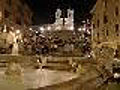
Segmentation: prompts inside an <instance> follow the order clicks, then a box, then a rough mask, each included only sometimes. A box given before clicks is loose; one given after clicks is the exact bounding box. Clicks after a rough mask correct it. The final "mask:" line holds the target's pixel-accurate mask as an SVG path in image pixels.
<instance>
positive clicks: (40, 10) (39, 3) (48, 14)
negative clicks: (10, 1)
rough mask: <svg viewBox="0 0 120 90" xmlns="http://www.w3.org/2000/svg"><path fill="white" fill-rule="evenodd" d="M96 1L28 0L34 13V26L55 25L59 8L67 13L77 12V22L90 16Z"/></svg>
mask: <svg viewBox="0 0 120 90" xmlns="http://www.w3.org/2000/svg"><path fill="white" fill-rule="evenodd" d="M95 1H96V0H27V2H28V5H29V6H30V7H31V9H32V10H33V12H34V16H33V22H34V24H44V23H53V22H54V14H55V11H56V9H57V8H61V9H62V10H63V11H66V10H67V9H68V8H73V9H74V10H75V22H76V23H79V22H80V21H81V19H83V18H85V16H86V15H88V12H89V11H90V10H91V9H92V7H93V5H94V4H95Z"/></svg>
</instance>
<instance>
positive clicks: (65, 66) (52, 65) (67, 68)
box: [43, 63, 72, 71]
mask: <svg viewBox="0 0 120 90" xmlns="http://www.w3.org/2000/svg"><path fill="white" fill-rule="evenodd" d="M43 68H46V69H52V70H64V71H70V70H71V69H72V66H71V65H69V64H60V63H47V64H45V65H43Z"/></svg>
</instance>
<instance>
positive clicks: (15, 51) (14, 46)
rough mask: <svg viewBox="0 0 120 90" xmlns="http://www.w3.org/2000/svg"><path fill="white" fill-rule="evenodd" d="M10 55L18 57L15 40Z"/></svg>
mask: <svg viewBox="0 0 120 90" xmlns="http://www.w3.org/2000/svg"><path fill="white" fill-rule="evenodd" d="M12 55H18V43H17V42H16V38H15V42H14V44H13V48H12Z"/></svg>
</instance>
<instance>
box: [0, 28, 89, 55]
mask: <svg viewBox="0 0 120 90" xmlns="http://www.w3.org/2000/svg"><path fill="white" fill-rule="evenodd" d="M2 30H3V29H2ZM9 30H11V29H10V28H9V29H8V28H7V32H6V33H9ZM1 33H2V31H1ZM21 33H22V42H18V44H19V52H20V54H25V55H35V54H44V55H46V54H75V53H76V54H81V52H83V53H85V49H86V50H88V51H89V48H88V47H86V46H87V45H86V44H88V43H89V42H87V43H85V42H86V41H85V39H84V41H83V40H81V39H80V38H79V37H78V36H77V35H76V34H75V32H74V31H69V30H61V31H48V32H44V33H43V32H40V31H39V30H38V31H37V30H32V29H31V30H30V29H29V28H24V30H23V31H22V32H21ZM4 42H5V43H6V41H4ZM2 46H5V45H2ZM8 48H9V49H8ZM8 48H7V50H6V48H4V49H3V50H4V51H5V53H6V51H8V50H9V51H11V49H12V44H11V45H9V47H8ZM0 49H1V47H0ZM1 51H2V50H1Z"/></svg>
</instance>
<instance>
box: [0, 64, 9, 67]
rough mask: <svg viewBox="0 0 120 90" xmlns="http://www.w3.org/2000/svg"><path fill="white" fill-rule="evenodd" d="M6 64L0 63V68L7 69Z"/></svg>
mask: <svg viewBox="0 0 120 90" xmlns="http://www.w3.org/2000/svg"><path fill="white" fill-rule="evenodd" d="M7 66H8V64H7V63H0V67H7Z"/></svg>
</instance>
